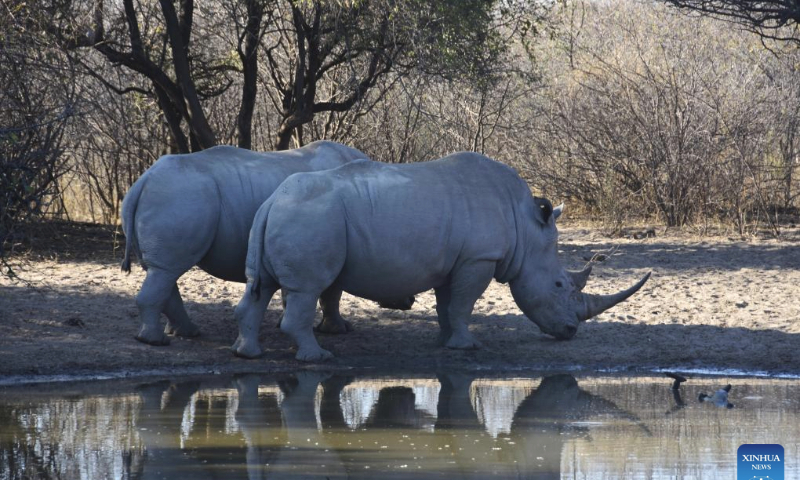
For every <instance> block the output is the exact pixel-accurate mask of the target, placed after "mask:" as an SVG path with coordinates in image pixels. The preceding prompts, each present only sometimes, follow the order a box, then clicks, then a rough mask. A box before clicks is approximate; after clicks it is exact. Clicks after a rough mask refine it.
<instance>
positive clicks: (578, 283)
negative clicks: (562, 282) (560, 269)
mask: <svg viewBox="0 0 800 480" xmlns="http://www.w3.org/2000/svg"><path fill="white" fill-rule="evenodd" d="M567 273H568V274H569V276H570V278H572V283H573V284H574V285H575V289H576V290H577V291H579V292H580V291H581V290H583V287H585V286H586V282H587V281H588V280H589V274H591V273H592V264H591V263H587V264H586V266H585V267H583V270H581V271H579V272H573V271H571V270H567Z"/></svg>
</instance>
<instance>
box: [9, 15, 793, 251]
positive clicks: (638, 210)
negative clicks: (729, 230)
mask: <svg viewBox="0 0 800 480" xmlns="http://www.w3.org/2000/svg"><path fill="white" fill-rule="evenodd" d="M98 5H102V4H98ZM160 5H161V7H160V8H159V6H157V5H149V4H145V3H140V2H137V1H134V0H126V1H124V2H121V3H119V4H113V5H112V4H108V3H106V4H105V5H104V6H102V7H101V8H99V9H96V8H95V7H94V3H92V2H81V1H78V0H72V1H67V2H53V3H52V4H51V3H48V2H44V3H43V4H42V9H41V11H39V12H37V11H33V10H32V9H31V8H30V7H29V6H27V4H25V3H17V4H15V3H13V2H12V3H11V4H7V6H8V8H7V12H6V14H7V15H6V16H5V17H4V18H5V22H4V23H3V24H2V28H3V36H2V39H0V53H1V54H2V57H3V58H2V60H0V61H2V62H3V65H4V68H3V70H2V71H3V75H4V77H3V83H4V85H9V86H10V88H8V89H4V90H3V94H2V95H3V98H2V101H0V108H2V110H3V115H2V117H3V120H2V122H3V124H2V125H0V147H2V148H3V157H2V161H3V165H2V168H3V172H5V173H3V175H2V177H0V181H2V182H3V191H4V195H5V197H6V198H4V199H3V201H4V204H3V206H2V209H3V210H2V214H3V222H2V232H0V233H2V238H3V240H4V243H5V244H6V247H8V246H9V243H8V242H9V241H11V242H12V243H13V240H14V239H15V225H17V224H19V223H20V222H22V221H24V220H26V219H27V218H28V216H29V215H30V214H35V215H41V214H47V215H49V216H51V217H57V218H62V219H71V220H76V219H81V220H91V221H99V222H104V223H115V222H117V221H118V214H119V207H120V203H121V199H122V197H123V196H124V194H125V192H126V191H127V189H128V187H129V186H130V184H131V183H132V182H133V181H134V180H135V179H136V178H138V176H139V175H140V174H141V173H142V172H143V171H144V170H145V169H146V168H147V167H148V166H149V165H151V164H152V163H153V162H154V161H155V160H156V159H157V158H158V157H159V156H161V155H163V154H165V153H168V152H174V151H189V150H196V149H201V148H204V147H207V146H209V145H212V144H215V143H228V144H237V145H240V146H244V147H249V148H253V149H256V150H272V149H276V148H278V149H280V148H286V147H291V146H293V145H299V144H302V143H307V142H309V141H311V140H314V139H318V138H329V139H333V140H338V141H341V142H344V143H348V144H351V145H354V146H356V147H357V148H360V149H362V150H364V151H365V152H367V153H369V154H370V155H372V156H373V157H374V158H375V159H378V160H382V161H388V162H415V161H424V160H429V159H432V158H437V157H439V156H442V155H444V154H446V153H449V152H452V151H457V150H473V151H478V152H482V153H485V154H487V155H489V156H491V157H493V158H496V159H499V160H501V161H503V162H506V163H509V164H511V165H513V166H515V167H516V168H518V169H519V170H520V172H521V173H523V175H524V176H525V177H526V178H527V179H528V180H529V182H530V184H531V186H532V188H533V189H534V190H535V191H536V192H537V193H539V194H543V195H546V196H548V197H550V198H552V199H554V200H555V201H561V200H566V201H567V202H568V203H569V204H570V206H571V207H572V208H573V209H574V208H576V207H578V208H580V209H583V210H585V211H586V212H588V213H589V214H590V215H592V216H593V218H595V219H600V220H603V221H605V222H607V225H609V226H610V227H611V228H616V229H619V228H622V227H624V226H625V225H626V224H628V223H629V222H632V221H635V220H640V219H643V218H644V219H649V220H654V221H657V222H659V223H662V224H664V225H668V226H682V225H701V226H705V225H711V224H716V223H720V222H721V223H723V224H727V225H732V226H734V228H736V229H737V230H738V231H739V232H740V233H742V234H745V233H751V232H753V231H755V230H757V229H760V228H767V229H769V230H770V231H771V232H772V233H773V234H779V233H780V229H781V226H782V225H784V224H786V223H787V222H788V221H791V218H792V217H796V214H797V208H798V195H799V194H800V190H799V189H798V185H797V183H798V181H797V178H796V177H797V169H798V168H800V163H799V162H798V160H797V159H798V141H800V140H798V138H797V131H798V128H800V91H798V87H797V85H798V84H800V82H798V79H799V77H800V73H798V63H799V62H798V61H799V60H800V56H798V53H797V51H796V50H797V48H796V46H795V45H796V44H795V43H793V42H780V41H767V43H764V42H762V38H760V37H759V36H757V35H754V34H753V33H751V32H747V31H743V30H741V29H739V28H738V27H736V26H735V25H731V24H729V23H725V22H720V21H717V20H712V19H707V18H696V17H691V16H686V15H681V14H679V13H677V12H678V11H677V10H674V9H672V8H669V7H666V6H663V5H660V4H652V3H650V4H644V3H640V2H626V1H621V0H612V1H609V2H596V1H587V0H570V1H568V2H558V3H557V4H556V5H550V4H549V3H536V2H534V3H530V2H502V3H495V2H494V1H492V0H471V1H470V2H467V3H464V2H423V1H419V2H401V3H399V4H397V5H395V6H394V7H390V5H389V3H386V2H383V1H382V0H374V1H369V2H356V3H354V4H349V3H339V2H300V3H293V2H289V1H281V0H246V1H242V2H229V1H225V0H220V1H218V2H213V3H210V4H207V3H204V4H203V5H194V4H193V2H191V1H189V2H181V4H180V5H178V8H177V10H176V7H175V5H172V2H166V1H165V2H161V4H160ZM170 5H172V6H171V7H170ZM392 5H394V4H392ZM501 5H502V6H501ZM392 8H394V10H392ZM176 22H177V23H176ZM134 24H136V25H137V27H136V29H134V30H131V25H134ZM376 26H378V27H380V28H376ZM176 35H177V37H176ZM176 41H177V42H183V43H182V44H181V45H182V48H178V47H181V45H177V46H176V44H174V42H176ZM6 67H9V68H6ZM48 128H49V130H48ZM14 192H22V193H21V194H19V193H17V194H15V193H14ZM12 202H14V203H13V205H12ZM21 206H22V207H21ZM573 211H574V210H573Z"/></svg>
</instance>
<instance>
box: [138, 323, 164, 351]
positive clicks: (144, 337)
mask: <svg viewBox="0 0 800 480" xmlns="http://www.w3.org/2000/svg"><path fill="white" fill-rule="evenodd" d="M136 340H139V341H140V342H142V343H146V344H148V345H154V346H156V347H163V346H166V345H169V337H168V336H167V335H166V334H165V333H164V332H162V331H159V330H156V329H154V328H147V327H146V326H144V325H142V329H141V330H139V333H138V334H137V335H136Z"/></svg>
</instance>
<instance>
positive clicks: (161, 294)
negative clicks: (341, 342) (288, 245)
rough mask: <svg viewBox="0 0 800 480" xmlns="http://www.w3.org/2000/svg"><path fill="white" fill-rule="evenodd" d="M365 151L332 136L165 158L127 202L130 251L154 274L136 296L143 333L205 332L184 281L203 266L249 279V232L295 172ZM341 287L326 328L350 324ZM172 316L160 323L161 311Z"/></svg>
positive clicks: (146, 336) (127, 262) (145, 337)
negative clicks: (290, 146)
mask: <svg viewBox="0 0 800 480" xmlns="http://www.w3.org/2000/svg"><path fill="white" fill-rule="evenodd" d="M365 158H367V157H366V155H364V154H363V153H361V152H360V151H358V150H356V149H353V148H350V147H346V146H344V145H340V144H338V143H334V142H329V141H319V142H314V143H311V144H309V145H306V146H304V147H302V148H298V149H295V150H287V151H282V152H270V153H257V152H252V151H250V150H244V149H240V148H236V147H230V146H219V147H213V148H209V149H207V150H204V151H202V152H197V153H190V154H184V155H165V156H163V157H161V158H160V159H158V161H157V162H156V163H155V164H153V166H152V167H150V168H149V169H148V170H147V171H146V172H145V173H144V174H143V175H142V176H141V177H140V178H139V179H138V180H137V181H136V182H135V183H134V184H133V186H131V189H130V190H129V191H128V194H127V195H126V196H125V200H124V201H123V202H122V228H123V230H124V232H125V237H126V243H125V258H124V260H123V261H122V269H123V270H124V271H127V272H129V271H130V269H131V252H134V253H135V254H136V255H137V256H138V257H139V259H140V262H141V264H142V267H143V268H145V269H146V270H147V276H146V278H145V280H144V283H143V284H142V289H141V291H140V292H139V295H138V296H137V297H136V303H137V305H138V307H139V313H140V316H141V319H142V328H141V330H140V331H139V333H138V335H137V336H136V339H137V340H139V341H141V342H144V343H149V344H151V345H167V344H169V337H167V334H175V335H180V336H187V337H191V336H195V335H197V334H198V333H199V329H198V328H197V326H196V325H195V324H194V323H192V321H191V320H190V319H189V316H188V315H187V313H186V310H185V309H184V306H183V300H181V295H180V293H179V292H178V287H177V285H176V283H175V282H176V281H177V280H178V278H179V277H180V276H181V275H183V274H184V273H185V272H187V271H188V270H189V269H190V268H192V267H193V266H195V265H197V266H199V267H200V268H202V269H203V270H205V271H206V272H208V273H210V274H211V275H213V276H215V277H218V278H221V279H223V280H228V281H234V282H244V281H245V279H246V278H245V272H244V263H245V258H246V256H247V239H248V236H249V234H250V226H251V224H252V222H253V217H254V216H255V213H256V211H257V210H258V208H259V207H260V206H261V204H262V203H264V201H265V200H266V199H267V198H269V196H270V195H272V192H274V191H275V189H276V188H277V187H278V185H280V183H281V182H283V181H284V180H285V179H286V177H288V176H289V175H291V174H293V173H297V172H305V171H315V170H324V169H329V168H334V167H338V166H340V165H344V164H346V163H348V162H351V161H353V160H356V159H365ZM340 297H341V292H337V291H334V290H331V291H328V292H325V293H324V294H323V295H322V296H321V297H320V305H321V306H322V308H323V316H324V319H323V323H322V324H321V325H320V327H319V328H320V330H322V331H330V332H339V331H342V330H343V329H345V328H346V327H347V326H348V325H347V324H346V322H344V320H343V319H342V318H341V316H340V315H339V298H340ZM162 312H163V313H165V314H166V316H167V319H168V322H167V326H166V329H164V330H162V329H161V328H160V323H159V319H160V315H161V313H162Z"/></svg>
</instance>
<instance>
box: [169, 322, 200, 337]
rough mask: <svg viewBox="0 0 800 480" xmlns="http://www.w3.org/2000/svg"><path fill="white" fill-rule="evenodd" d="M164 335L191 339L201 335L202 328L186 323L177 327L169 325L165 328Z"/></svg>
mask: <svg viewBox="0 0 800 480" xmlns="http://www.w3.org/2000/svg"><path fill="white" fill-rule="evenodd" d="M164 333H165V334H167V335H175V336H176V337H185V338H191V337H196V336H198V335H200V327H198V326H197V325H195V324H194V323H192V322H188V323H184V324H181V325H178V326H177V327H176V326H174V325H172V324H170V323H167V326H166V327H165V328H164Z"/></svg>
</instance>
